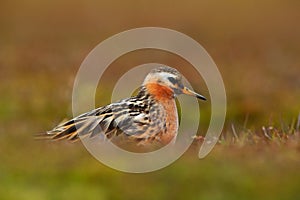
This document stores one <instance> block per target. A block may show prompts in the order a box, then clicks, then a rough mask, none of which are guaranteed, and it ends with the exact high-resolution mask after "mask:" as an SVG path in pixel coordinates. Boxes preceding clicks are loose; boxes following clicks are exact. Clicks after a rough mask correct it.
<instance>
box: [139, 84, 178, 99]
mask: <svg viewBox="0 0 300 200" xmlns="http://www.w3.org/2000/svg"><path fill="white" fill-rule="evenodd" d="M145 87H146V88H147V90H148V92H149V93H150V94H151V95H153V96H154V97H155V98H156V99H157V100H171V99H173V98H174V92H173V90H171V89H170V88H168V87H165V86H162V85H159V84H157V83H148V84H146V85H145Z"/></svg>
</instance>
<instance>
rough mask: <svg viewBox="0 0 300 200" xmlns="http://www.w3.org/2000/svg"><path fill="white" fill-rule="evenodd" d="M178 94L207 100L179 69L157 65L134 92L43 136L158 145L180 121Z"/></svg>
mask: <svg viewBox="0 0 300 200" xmlns="http://www.w3.org/2000/svg"><path fill="white" fill-rule="evenodd" d="M181 94H185V95H189V96H193V97H196V98H198V99H201V100H206V98H205V97H204V96H202V95H200V94H198V93H196V92H194V91H193V90H191V89H189V88H187V87H186V86H184V84H183V76H182V75H181V73H180V72H179V71H178V70H176V69H175V68H171V67H169V66H159V67H157V68H154V69H152V70H151V71H150V72H149V73H148V74H147V75H146V77H145V79H144V81H143V83H142V85H141V86H140V87H139V89H138V92H137V95H135V96H132V97H129V98H126V99H122V100H120V101H117V102H114V103H111V104H108V105H105V106H102V107H98V108H95V109H93V110H91V111H89V112H86V113H83V114H81V115H79V116H77V117H75V118H73V119H71V120H68V121H66V122H63V123H61V124H59V125H57V126H56V127H54V128H53V129H52V130H50V131H47V132H45V133H43V134H42V136H43V137H44V138H47V139H50V140H62V139H64V140H69V141H78V140H79V139H80V138H81V137H89V138H102V139H103V138H104V140H109V141H112V142H113V143H114V144H117V145H120V146H122V147H123V148H125V149H126V146H131V147H134V148H132V149H140V148H142V149H143V148H144V149H156V148H160V147H162V146H164V145H166V144H168V143H170V142H171V141H172V140H174V139H175V138H176V135H177V132H178V128H179V123H178V112H177V107H176V101H175V99H176V97H177V96H178V95H181ZM123 144H125V145H123ZM128 149H129V150H132V149H131V148H128ZM132 151H134V150H132Z"/></svg>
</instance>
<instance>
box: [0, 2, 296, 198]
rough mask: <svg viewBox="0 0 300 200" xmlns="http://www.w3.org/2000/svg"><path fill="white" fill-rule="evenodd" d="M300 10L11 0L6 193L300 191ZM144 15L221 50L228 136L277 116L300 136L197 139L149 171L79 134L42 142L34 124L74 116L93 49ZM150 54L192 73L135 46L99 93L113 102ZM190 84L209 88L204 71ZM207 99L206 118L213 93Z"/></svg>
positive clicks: (100, 99)
mask: <svg viewBox="0 0 300 200" xmlns="http://www.w3.org/2000/svg"><path fill="white" fill-rule="evenodd" d="M299 10H300V1H296V0H287V1H277V0H275V1H271V0H269V1H267V0H263V1H235V0H230V1H205V2H204V1H190V2H188V1H163V2H162V1H151V2H150V1H119V2H117V1H107V2H103V1H91V0H87V1H78V0H75V1H70V0H63V1H58V0H54V1H35V0H25V1H5V0H4V1H1V2H0V80H1V82H0V83H1V84H0V92H1V98H0V185H1V187H0V199H22V200H23V199H30V200H34V199H300V194H299V188H300V173H299V168H300V159H299V153H300V145H299V141H300V139H299V130H298V132H297V130H296V131H293V127H296V122H297V117H298V114H299V111H300V104H299V99H300V90H299V89H300V87H299V86H300V78H299V74H300V56H299V52H300V26H299V20H300V12H299ZM144 26H159V27H165V28H171V29H174V30H177V31H180V32H182V33H185V34H187V35H189V36H191V37H192V38H194V39H195V40H197V41H198V42H199V43H200V44H202V45H203V47H204V48H205V49H206V50H207V51H208V53H209V54H210V55H211V56H212V58H213V59H214V61H215V62H216V64H217V66H218V67H219V70H220V72H221V74H222V76H223V79H224V82H225V87H226V92H227V96H228V110H227V120H226V124H225V127H224V135H225V133H227V136H228V135H230V134H231V125H232V124H235V126H236V127H237V130H236V131H237V134H238V135H239V137H243V134H245V131H244V129H247V130H251V133H255V135H256V134H257V138H258V140H259V138H260V137H259V136H260V134H261V127H262V126H275V127H278V129H280V130H281V132H284V131H286V132H289V131H290V132H291V133H290V135H288V136H287V137H289V138H291V139H290V140H289V141H288V142H285V141H281V140H276V141H275V142H274V141H271V142H265V141H264V140H263V141H262V142H258V143H255V144H252V145H251V143H248V142H247V144H244V143H243V142H240V143H238V142H235V143H234V142H233V143H232V142H230V141H231V139H227V140H225V142H221V144H219V145H217V146H216V147H215V148H214V150H213V151H212V152H211V153H210V154H209V156H208V157H206V158H205V159H203V160H199V159H198V158H197V151H198V149H199V144H193V146H192V147H191V148H190V149H189V150H188V152H187V153H186V154H185V155H184V156H183V157H182V158H180V159H179V160H178V161H176V162H175V163H173V164H172V165H171V166H168V167H166V168H164V169H162V170H159V171H156V172H152V173H148V174H126V173H122V172H117V171H115V170H113V169H110V168H108V167H106V166H104V165H102V164H100V163H99V162H98V161H97V160H95V159H94V158H93V157H92V156H91V155H90V154H89V153H88V152H87V151H86V150H85V148H84V147H83V145H82V144H81V143H80V142H79V143H75V144H70V143H68V142H58V143H53V142H47V141H35V140H34V139H33V135H34V134H35V133H39V132H42V131H45V130H49V129H51V128H53V126H55V125H56V124H57V123H59V122H60V121H61V120H62V119H64V118H66V117H71V116H72V114H71V95H72V86H73V81H74V78H75V76H76V72H77V70H78V68H79V66H80V64H81V62H82V61H83V59H84V58H85V56H86V55H87V54H88V52H90V51H91V50H92V49H93V48H94V47H95V46H96V45H97V44H98V43H99V42H101V41H103V40H104V39H106V38H108V37H110V36H112V35H114V34H116V33H119V32H121V31H124V30H127V29H131V28H136V27H144ZM146 62H162V63H166V64H169V65H170V66H174V67H177V68H179V69H183V68H185V69H189V70H185V72H186V73H187V74H186V75H187V76H189V74H192V73H193V71H192V70H191V69H190V68H188V67H187V63H185V62H184V61H183V60H180V59H179V58H178V57H176V56H174V55H172V54H168V53H166V52H161V51H154V50H147V51H143V52H133V53H132V54H128V55H126V56H123V57H121V58H119V59H118V60H116V61H115V62H114V63H113V64H112V66H111V68H110V69H109V70H107V72H105V73H106V76H105V79H104V80H103V84H101V85H102V86H101V85H99V91H98V93H97V104H98V105H99V106H101V105H105V104H107V103H109V100H110V96H109V93H110V92H111V89H112V88H113V82H114V81H116V80H117V78H118V77H120V76H121V75H122V73H124V72H126V70H128V69H129V68H130V67H132V66H136V65H138V64H142V63H146ZM190 77H191V76H190ZM191 83H192V84H193V86H194V88H195V90H197V91H200V92H201V93H203V94H205V95H206V96H208V91H207V90H206V89H205V86H204V84H203V81H202V80H201V77H191ZM103 85H104V86H105V87H104V86H103ZM201 106H202V112H203V113H204V115H203V116H204V117H202V118H203V119H201V120H203V122H201V123H202V124H203V125H204V126H205V124H206V126H207V124H208V122H209V103H207V104H204V103H201ZM245 121H247V123H245ZM244 123H245V125H244ZM240 127H242V128H240ZM296 129H297V127H296ZM201 133H202V132H201ZM227 138H228V137H227ZM229 138H232V136H230V137H229ZM223 139H224V138H223ZM225 139H226V138H225ZM278 141H279V142H278Z"/></svg>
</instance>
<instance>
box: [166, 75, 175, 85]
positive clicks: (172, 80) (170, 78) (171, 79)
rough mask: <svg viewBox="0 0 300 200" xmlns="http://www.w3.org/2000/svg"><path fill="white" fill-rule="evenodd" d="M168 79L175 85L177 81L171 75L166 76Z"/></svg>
mask: <svg viewBox="0 0 300 200" xmlns="http://www.w3.org/2000/svg"><path fill="white" fill-rule="evenodd" d="M168 80H169V81H170V82H171V83H172V84H173V85H175V84H176V83H177V80H176V79H175V78H173V77H168Z"/></svg>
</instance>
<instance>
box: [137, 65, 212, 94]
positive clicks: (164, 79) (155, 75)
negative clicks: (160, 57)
mask: <svg viewBox="0 0 300 200" xmlns="http://www.w3.org/2000/svg"><path fill="white" fill-rule="evenodd" d="M143 85H144V86H146V87H147V86H149V87H150V85H151V87H154V86H153V85H159V86H161V87H162V88H165V89H166V90H169V91H170V92H171V93H172V94H173V96H176V95H180V94H186V95H190V96H194V97H197V98H198V99H202V100H206V98H205V97H204V96H202V95H200V94H197V93H196V92H194V91H192V90H190V89H189V88H187V87H185V86H184V85H183V82H182V75H181V74H180V73H179V72H178V71H177V70H176V69H174V68H171V67H167V66H164V67H158V68H155V69H153V70H152V71H150V73H149V74H148V75H147V76H146V78H145V80H144V83H143ZM155 88H156V90H157V88H158V87H157V86H155Z"/></svg>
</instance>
